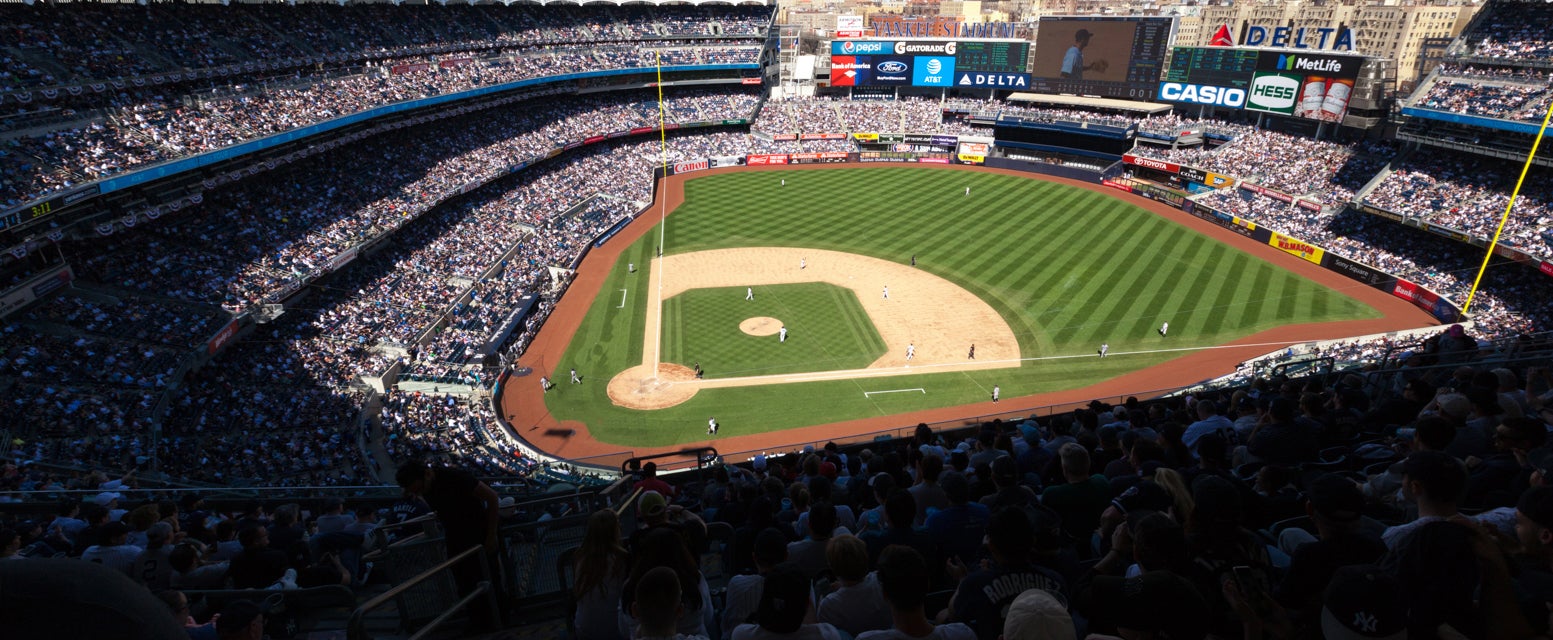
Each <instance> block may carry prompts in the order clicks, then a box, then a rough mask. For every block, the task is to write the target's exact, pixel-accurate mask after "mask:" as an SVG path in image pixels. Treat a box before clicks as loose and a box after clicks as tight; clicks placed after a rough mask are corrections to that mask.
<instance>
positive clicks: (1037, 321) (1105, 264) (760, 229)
mask: <svg viewBox="0 0 1553 640" xmlns="http://www.w3.org/2000/svg"><path fill="white" fill-rule="evenodd" d="M784 178H785V179H786V181H787V185H786V186H785V187H784V186H781V181H782V180H783V179H784ZM967 186H969V187H971V195H970V196H968V197H967V196H965V195H964V190H965V187H967ZM685 196H686V202H685V203H684V204H683V205H682V206H681V207H680V208H679V209H678V210H677V211H675V212H674V213H673V214H672V215H670V216H669V218H668V228H667V230H666V233H665V242H664V245H665V246H664V252H665V254H674V253H685V252H692V251H702V250H708V249H722V248H731V247H768V246H775V247H809V248H816V249H829V250H834V251H845V252H851V253H856V254H861V255H867V256H873V257H876V258H880V259H885V260H894V261H898V262H903V263H904V262H906V261H908V260H909V259H910V258H911V257H912V256H913V255H915V256H916V258H917V264H918V268H921V269H925V270H927V271H930V272H932V273H933V274H936V275H938V276H941V277H943V278H946V279H948V280H951V281H953V282H955V283H957V284H959V285H960V286H962V287H964V288H965V289H966V290H968V291H970V292H971V293H973V294H975V295H976V296H978V297H980V298H981V299H982V300H984V301H986V302H987V303H988V304H990V305H992V307H993V308H994V309H996V310H997V312H998V313H999V314H1000V315H1002V317H1003V318H1004V320H1005V321H1006V322H1007V323H1008V325H1009V326H1010V327H1011V328H1012V329H1013V331H1014V333H1015V335H1016V337H1017V338H1018V340H1019V345H1020V351H1021V355H1022V357H1023V358H1025V359H1026V360H1025V361H1024V362H1022V363H1021V365H1020V366H1019V368H1017V369H1003V370H986V371H968V372H955V373H937V374H921V375H909V376H900V377H889V378H876V379H857V380H842V381H822V382H804V383H793V384H780V385H764V386H755V387H738V388H718V389H702V390H701V391H700V392H699V393H697V395H696V396H695V397H694V398H692V399H691V400H689V401H687V402H685V403H683V404H680V405H677V406H674V407H670V408H667V409H660V410H656V411H639V410H631V409H625V408H621V407H618V406H615V405H614V404H612V403H611V402H610V400H609V398H608V396H607V395H606V393H605V388H606V385H607V384H608V382H609V379H610V378H611V377H612V376H614V375H615V374H616V373H618V372H620V371H622V370H624V369H626V368H629V367H632V366H635V365H638V364H640V363H641V362H642V338H643V323H644V318H645V317H646V316H645V314H648V313H655V312H656V310H655V309H654V307H653V304H652V302H653V300H652V298H651V296H652V292H651V291H649V287H648V286H647V282H648V279H647V274H646V270H641V269H639V270H638V271H637V272H636V273H628V272H627V269H626V263H627V262H634V263H636V264H637V265H642V264H647V263H649V262H650V260H651V257H652V254H653V251H654V248H655V247H656V245H657V240H658V231H657V230H654V231H652V232H651V233H649V234H647V235H646V236H644V237H643V238H642V239H641V240H640V241H638V242H636V243H635V244H633V245H632V246H630V247H628V248H627V249H626V250H625V251H624V253H623V254H622V255H621V256H620V258H619V264H618V265H617V268H615V269H613V275H611V276H610V278H609V279H608V281H607V282H606V283H605V285H604V287H603V289H602V291H601V292H600V294H599V296H598V298H597V299H595V300H594V302H593V304H592V306H591V307H590V310H589V312H588V315H587V317H586V318H585V319H584V320H583V322H582V325H581V326H580V327H579V328H578V331H577V334H576V336H575V337H574V338H573V341H572V344H571V345H570V346H569V347H568V348H567V351H566V353H565V354H564V355H563V356H562V359H561V361H560V362H559V363H556V365H555V366H554V367H553V370H555V371H566V370H567V369H568V368H570V367H572V366H575V367H576V368H577V370H578V371H579V372H580V373H581V374H582V375H583V376H584V384H581V385H568V384H562V385H560V386H559V387H558V388H557V390H556V391H554V392H551V393H550V394H549V395H548V396H547V398H546V402H547V404H548V409H549V411H550V412H551V413H552V414H553V415H554V416H555V417H556V418H557V419H560V420H578V421H581V422H584V423H586V424H587V425H588V428H589V430H590V432H591V434H592V435H593V437H594V438H597V439H599V440H600V441H602V442H608V443H613V444H617V445H620V447H621V449H622V450H626V449H629V448H631V447H632V446H665V445H672V444H677V443H682V442H692V441H701V440H704V439H705V438H706V434H705V431H706V428H705V425H706V420H707V418H708V417H709V416H715V417H716V418H717V420H718V422H719V423H720V424H721V431H720V433H719V434H718V435H719V436H730V435H742V434H749V433H758V432H766V431H776V430H782V429H788V428H793V427H799V426H807V425H812V424H821V423H827V422H835V421H840V420H849V419H857V418H866V417H875V416H881V415H891V414H896V413H903V412H909V411H918V410H923V409H930V408H937V407H945V406H954V405H960V404H968V403H973V402H981V401H985V400H987V399H988V395H989V394H990V392H991V389H992V386H993V385H994V384H996V385H1000V386H1001V387H1002V393H1003V397H1005V398H1009V397H1016V396H1020V395H1028V394H1033V393H1043V392H1050V391H1057V390H1062V389H1070V388H1077V387H1082V386H1086V385H1090V384H1093V383H1096V382H1099V381H1102V380H1105V379H1109V378H1113V377H1116V376H1118V375H1121V374H1124V373H1128V372H1131V371H1134V370H1138V369H1143V368H1146V367H1150V366H1154V365H1157V364H1160V363H1163V362H1166V361H1168V360H1171V359H1173V358H1176V357H1179V356H1181V355H1183V354H1184V352H1182V351H1166V350H1179V349H1190V348H1194V347H1207V346H1213V345H1219V344H1224V343H1227V342H1230V341H1232V340H1235V339H1237V338H1241V337H1244V336H1247V335H1250V334H1253V333H1256V332H1259V331H1263V330H1266V329H1271V328H1274V327H1278V326H1283V325H1290V324H1300V323H1308V322H1328V321H1338V320H1351V319H1364V318H1375V317H1379V316H1380V314H1379V312H1377V311H1376V310H1375V309H1373V308H1371V307H1369V306H1368V305H1365V304H1363V303H1361V302H1359V301H1357V300H1355V299H1353V298H1351V297H1349V296H1347V295H1345V294H1343V293H1341V292H1339V291H1335V290H1332V289H1328V288H1326V287H1324V286H1322V285H1319V284H1316V283H1315V282H1312V281H1310V280H1308V279H1305V278H1303V277H1301V276H1298V275H1295V274H1293V273H1290V272H1287V271H1284V270H1282V269H1280V268H1278V267H1275V266H1273V265H1271V264H1269V263H1267V262H1264V261H1263V260H1262V259H1260V258H1258V257H1255V256H1253V255H1251V254H1248V253H1245V252H1243V251H1241V250H1239V249H1236V248H1233V247H1230V246H1228V245H1225V244H1223V243H1220V242H1218V241H1216V240H1213V239H1211V238H1209V237H1207V236H1205V235H1202V234H1200V233H1198V232H1196V231H1193V230H1191V229H1189V228H1186V227H1184V226H1181V225H1178V224H1176V223H1174V222H1171V221H1169V220H1166V219H1164V218H1161V217H1159V216H1156V215H1154V214H1151V213H1149V212H1148V211H1146V210H1144V209H1142V208H1140V207H1137V206H1134V205H1133V204H1131V203H1128V202H1126V201H1124V200H1121V199H1119V198H1117V197H1113V196H1109V195H1105V194H1100V193H1096V192H1092V191H1088V190H1084V189H1079V188H1074V187H1069V186H1066V185H1061V184H1055V183H1051V182H1045V181H1041V180H1031V179H1024V178H1018V177H1013V176H1003V175H993V174H981V173H970V172H956V171H937V170H924V169H915V168H906V167H902V168H889V169H836V170H829V171H763V172H747V173H730V174H723V175H715V176H706V177H701V178H695V179H691V180H689V181H688V182H687V183H686V185H685ZM1268 250H1269V251H1272V249H1271V248H1269V249H1268ZM821 286H823V285H798V286H796V288H795V289H794V293H793V295H794V296H800V295H801V296H802V297H806V298H809V299H813V298H817V297H823V296H821V295H820V294H817V293H808V292H814V291H818V290H819V287H821ZM1355 286H1358V285H1355ZM783 288H784V289H785V288H786V286H784V287H783ZM622 290H625V291H624V292H622ZM801 291H802V292H805V293H801V294H800V292H801ZM742 293H743V292H742V290H739V291H728V290H721V291H719V290H701V291H692V292H687V295H686V296H685V299H684V300H683V301H681V302H678V303H675V302H672V299H671V301H665V308H664V317H665V333H666V334H667V335H666V336H665V339H666V341H665V342H664V343H663V344H664V346H665V349H666V351H665V353H664V358H663V359H664V361H665V362H677V363H679V364H683V365H685V366H691V365H692V364H694V362H695V361H694V360H693V359H692V360H682V359H680V358H701V364H702V366H703V367H705V368H707V370H708V374H709V377H712V375H713V374H715V373H716V372H717V370H716V369H714V368H713V367H714V366H716V365H709V363H715V362H720V361H719V360H715V359H714V358H727V359H728V360H727V361H728V362H729V363H731V364H730V365H729V366H730V367H738V366H754V365H755V364H756V363H765V364H764V365H760V366H772V367H776V366H783V367H788V366H800V365H802V366H803V368H800V369H794V370H808V371H818V370H824V369H838V368H845V367H844V366H831V365H829V364H826V362H825V361H826V359H837V358H843V359H844V358H852V359H853V360H852V361H853V362H859V361H861V362H867V361H870V360H872V359H873V358H875V357H877V356H878V353H877V349H882V348H883V346H882V345H880V344H877V343H873V344H870V343H868V341H867V339H866V338H863V337H858V336H856V335H847V334H848V333H850V332H851V330H850V329H847V328H845V327H844V325H846V324H847V323H849V322H855V320H849V319H847V318H846V317H845V316H846V315H847V313H846V312H845V311H843V310H841V307H840V306H836V307H835V309H836V311H835V313H836V315H838V316H840V317H831V318H832V319H828V320H825V321H824V322H826V323H827V324H831V325H843V326H832V328H830V329H828V330H827V332H828V333H830V334H833V335H831V336H830V337H829V338H827V339H828V340H830V341H831V342H830V343H829V344H827V346H826V350H825V352H824V355H823V356H820V359H819V360H818V361H814V360H811V361H808V362H807V363H798V364H796V365H793V364H790V361H785V360H780V359H779V358H777V357H776V356H774V355H771V354H770V353H769V352H763V351H757V350H755V347H753V346H751V347H743V346H741V345H742V344H744V343H749V344H751V345H753V344H754V343H753V342H751V341H759V340H764V341H766V342H770V343H772V344H775V341H776V338H775V336H772V337H770V338H763V339H756V338H750V337H749V336H743V335H742V334H739V335H734V334H737V333H738V328H737V322H736V321H732V328H731V329H730V328H729V326H728V324H729V322H730V321H731V320H730V319H731V317H732V316H731V315H729V316H725V317H719V318H717V319H714V320H710V321H709V323H707V324H703V322H702V321H701V318H703V317H704V318H713V316H714V315H716V314H719V313H723V311H720V310H719V308H720V307H724V306H728V307H732V308H731V309H729V310H728V312H729V313H731V314H732V315H743V314H742V312H743V311H744V310H743V309H740V308H739V307H738V304H754V303H745V302H744V300H743V297H744V296H743V295H742ZM730 294H731V295H730ZM622 296H624V297H625V300H626V301H625V303H624V306H623V307H622V306H619V305H621V304H622V302H621V301H622ZM702 296H710V297H714V298H716V299H717V301H716V302H712V303H710V304H707V305H702V304H700V302H699V300H700V298H701V297H702ZM730 298H731V299H730ZM757 302H758V303H761V304H764V303H765V301H764V300H762V296H760V295H759V294H757ZM771 302H772V304H776V303H778V302H779V300H772V301H771ZM819 302H824V301H823V300H820V301H819ZM735 303H738V304H735ZM853 304H856V303H855V301H854V303H853ZM703 306H705V307H706V308H705V309H702V307H703ZM821 306H825V305H824V304H821ZM817 313H818V311H817ZM826 313H830V311H826ZM749 315H771V316H773V317H778V318H782V319H783V320H784V321H788V318H784V317H783V315H782V314H780V313H764V312H763V313H760V314H749ZM745 317H747V316H745ZM816 318H818V316H816ZM808 321H809V320H808V318H807V317H805V318H804V319H802V320H793V321H792V322H793V323H794V324H790V326H789V329H790V330H792V331H794V332H796V331H798V330H799V328H798V327H799V325H797V324H796V323H798V322H808ZM817 321H818V320H817ZM863 322H864V323H866V319H865V320H864V321H863ZM1163 322H1169V323H1170V333H1169V337H1161V336H1160V335H1159V334H1158V332H1157V330H1158V329H1159V326H1160V324H1161V323H1163ZM802 330H803V331H804V334H803V335H804V336H805V337H806V338H808V339H807V340H805V341H802V342H809V341H810V340H812V339H813V338H814V337H816V334H815V333H814V332H813V330H811V329H809V328H808V327H805V328H804V329H802ZM729 331H732V332H733V333H728V332H729ZM724 335H726V336H727V337H726V338H723V337H718V336H724ZM794 335H796V333H795V334H794ZM875 340H877V337H875ZM719 342H727V343H728V344H723V345H718V344H717V343H719ZM845 343H850V344H853V345H856V346H855V347H853V348H856V349H858V350H859V351H858V352H857V353H855V354H846V353H841V351H844V350H845V349H846V348H847V347H843V346H839V345H840V344H845ZM1101 343H1109V344H1110V350H1111V354H1112V356H1111V357H1108V358H1105V359H1100V358H1091V357H1079V358H1058V359H1043V358H1052V357H1055V356H1076V355H1089V354H1094V353H1095V351H1096V350H1097V349H1098V348H1099V346H1100V344H1101ZM796 344H797V343H792V342H790V344H789V345H785V346H796ZM805 348H808V347H805ZM702 349H705V350H706V353H709V354H713V355H701V350H702ZM1268 350H1269V351H1271V350H1273V348H1271V347H1270V348H1269V349H1268ZM719 354H726V355H719ZM740 363H745V364H740ZM540 364H541V366H544V363H540ZM786 370H787V369H782V371H786ZM775 371H776V370H773V372H775ZM717 377H721V376H717ZM1203 377H1204V376H1202V375H1200V374H1199V373H1197V372H1191V371H1183V372H1182V373H1181V380H1180V382H1181V384H1183V385H1185V384H1191V383H1194V382H1197V381H1198V380H1200V379H1201V378H1203ZM918 388H920V389H922V390H923V391H925V393H921V392H915V391H913V392H901V393H887V394H871V395H865V392H869V391H890V390H898V389H918ZM1139 391H1140V392H1141V391H1146V390H1141V389H1140V390H1139Z"/></svg>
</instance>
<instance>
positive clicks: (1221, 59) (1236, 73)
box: [1165, 47, 1257, 89]
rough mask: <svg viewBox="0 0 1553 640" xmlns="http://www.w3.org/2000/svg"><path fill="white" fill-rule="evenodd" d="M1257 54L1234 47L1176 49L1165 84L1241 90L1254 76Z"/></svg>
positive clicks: (1250, 50)
mask: <svg viewBox="0 0 1553 640" xmlns="http://www.w3.org/2000/svg"><path fill="white" fill-rule="evenodd" d="M1256 60H1257V52H1256V51H1255V50H1253V49H1239V48H1234V47H1176V48H1175V49H1174V50H1173V51H1172V52H1171V54H1170V71H1169V72H1167V73H1166V74H1165V81H1166V82H1180V83H1188V84H1196V85H1207V86H1215V87H1233V88H1236V89H1245V88H1247V87H1250V86H1251V76H1252V75H1253V74H1255V73H1256Z"/></svg>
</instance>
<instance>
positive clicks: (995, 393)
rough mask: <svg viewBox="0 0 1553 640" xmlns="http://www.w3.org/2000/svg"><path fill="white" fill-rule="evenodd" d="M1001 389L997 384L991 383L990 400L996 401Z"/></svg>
mask: <svg viewBox="0 0 1553 640" xmlns="http://www.w3.org/2000/svg"><path fill="white" fill-rule="evenodd" d="M1002 391H1003V390H1002V389H1001V388H999V387H998V385H992V401H993V402H997V401H998V394H1000V393H1001V392H1002Z"/></svg>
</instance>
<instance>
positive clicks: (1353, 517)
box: [1274, 474, 1386, 615]
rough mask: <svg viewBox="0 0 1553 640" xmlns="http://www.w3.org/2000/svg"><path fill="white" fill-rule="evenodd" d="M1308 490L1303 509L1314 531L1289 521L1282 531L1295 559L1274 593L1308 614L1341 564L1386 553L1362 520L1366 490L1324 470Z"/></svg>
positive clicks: (1281, 539) (1370, 560)
mask: <svg viewBox="0 0 1553 640" xmlns="http://www.w3.org/2000/svg"><path fill="white" fill-rule="evenodd" d="M1305 495H1306V502H1305V513H1306V515H1307V516H1309V517H1310V521H1311V523H1312V524H1313V525H1314V526H1315V529H1316V535H1314V536H1312V535H1311V533H1310V532H1309V531H1306V530H1305V529H1301V528H1298V527H1289V528H1288V529H1285V530H1284V531H1283V533H1282V534H1281V535H1280V536H1279V538H1278V546H1279V548H1281V549H1282V550H1283V552H1284V553H1287V554H1289V556H1290V558H1291V559H1290V562H1289V571H1288V573H1286V574H1285V575H1284V579H1283V581H1282V582H1280V583H1279V584H1278V588H1277V590H1276V591H1275V593H1274V596H1275V598H1276V599H1277V600H1278V602H1279V603H1280V604H1282V605H1284V606H1285V607H1288V608H1289V609H1291V610H1293V611H1295V612H1301V613H1304V614H1307V615H1309V614H1314V613H1315V610H1316V608H1317V606H1318V605H1319V604H1320V601H1321V593H1322V590H1323V589H1324V588H1325V587H1326V585H1327V584H1328V583H1329V582H1331V580H1332V576H1333V575H1334V574H1335V573H1336V572H1337V569H1338V568H1339V567H1344V566H1348V565H1356V564H1370V563H1373V562H1375V561H1377V560H1379V559H1380V557H1381V556H1382V555H1385V553H1386V545H1385V544H1383V543H1381V541H1380V537H1379V536H1377V535H1375V534H1374V532H1372V531H1368V530H1366V529H1365V528H1364V527H1363V526H1362V522H1363V520H1362V512H1363V510H1364V494H1363V493H1361V492H1360V491H1359V487H1358V486H1357V485H1355V484H1354V483H1353V482H1352V481H1350V480H1348V479H1347V478H1344V477H1342V476H1339V475H1336V474H1326V475H1323V476H1321V477H1320V478H1317V479H1316V481H1315V482H1313V483H1311V485H1310V488H1309V489H1307V490H1306V492H1305Z"/></svg>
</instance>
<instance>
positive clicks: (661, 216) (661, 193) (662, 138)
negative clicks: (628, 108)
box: [652, 49, 669, 378]
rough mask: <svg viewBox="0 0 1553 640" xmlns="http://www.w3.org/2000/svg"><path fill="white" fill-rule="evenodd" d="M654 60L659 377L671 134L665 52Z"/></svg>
mask: <svg viewBox="0 0 1553 640" xmlns="http://www.w3.org/2000/svg"><path fill="white" fill-rule="evenodd" d="M652 57H653V61H654V62H655V63H656V64H657V66H658V82H657V85H658V158H659V162H661V163H662V166H663V185H662V188H660V189H659V190H658V202H659V205H660V206H659V207H658V265H657V268H656V269H653V273H654V274H655V275H656V276H657V280H658V305H657V307H658V308H657V311H656V313H657V314H658V336H659V337H658V344H657V345H654V346H653V350H652V376H653V377H654V378H656V377H658V364H659V363H660V362H662V361H663V353H662V351H663V240H664V235H665V234H664V232H665V230H666V229H667V227H668V218H669V134H668V131H667V130H666V129H665V128H664V123H665V120H666V117H665V111H666V109H665V108H664V106H663V54H662V53H661V52H660V51H659V50H657V49H653V52H652Z"/></svg>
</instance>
